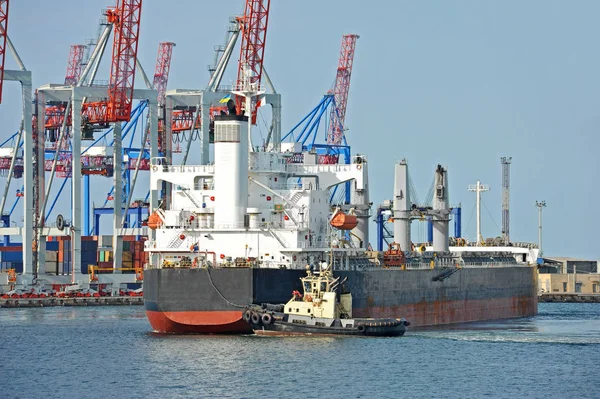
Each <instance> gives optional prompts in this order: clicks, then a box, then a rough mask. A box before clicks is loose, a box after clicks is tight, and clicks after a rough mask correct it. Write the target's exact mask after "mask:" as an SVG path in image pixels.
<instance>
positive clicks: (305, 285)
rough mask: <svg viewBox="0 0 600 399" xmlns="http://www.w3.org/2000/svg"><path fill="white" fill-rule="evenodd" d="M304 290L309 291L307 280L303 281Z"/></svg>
mask: <svg viewBox="0 0 600 399" xmlns="http://www.w3.org/2000/svg"><path fill="white" fill-rule="evenodd" d="M304 291H306V292H308V291H310V283H309V282H308V281H305V282H304Z"/></svg>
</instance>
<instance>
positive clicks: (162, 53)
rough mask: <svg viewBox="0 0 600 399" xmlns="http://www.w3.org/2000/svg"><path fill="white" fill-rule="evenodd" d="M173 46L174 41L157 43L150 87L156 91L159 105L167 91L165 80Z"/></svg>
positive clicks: (166, 80)
mask: <svg viewBox="0 0 600 399" xmlns="http://www.w3.org/2000/svg"><path fill="white" fill-rule="evenodd" d="M173 47H175V43H172V42H164V43H159V44H158V55H157V57H156V69H155V71H154V80H153V82H152V88H153V89H155V90H156V91H158V104H159V105H163V104H164V103H165V94H166V92H167V82H168V81H169V71H170V69H171V56H172V54H173Z"/></svg>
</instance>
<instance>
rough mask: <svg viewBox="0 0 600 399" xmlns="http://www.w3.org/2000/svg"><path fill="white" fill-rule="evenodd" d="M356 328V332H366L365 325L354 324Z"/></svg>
mask: <svg viewBox="0 0 600 399" xmlns="http://www.w3.org/2000/svg"><path fill="white" fill-rule="evenodd" d="M356 329H357V330H358V332H361V333H365V332H367V326H365V325H364V324H359V325H358V326H356Z"/></svg>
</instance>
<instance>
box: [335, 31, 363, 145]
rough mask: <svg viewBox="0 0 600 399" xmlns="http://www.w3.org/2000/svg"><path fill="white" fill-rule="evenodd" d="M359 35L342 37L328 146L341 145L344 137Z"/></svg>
mask: <svg viewBox="0 0 600 399" xmlns="http://www.w3.org/2000/svg"><path fill="white" fill-rule="evenodd" d="M358 38H359V36H358V35H344V36H342V49H341V51H340V59H339V62H338V67H337V74H336V77H335V85H334V86H333V89H332V90H331V93H332V94H333V96H334V99H335V107H332V108H331V115H330V118H329V120H330V122H329V130H328V131H327V144H330V145H341V144H342V139H343V137H344V122H345V119H346V106H347V104H348V93H349V92H350V77H351V75H352V64H353V63H354V49H355V48H356V39H358Z"/></svg>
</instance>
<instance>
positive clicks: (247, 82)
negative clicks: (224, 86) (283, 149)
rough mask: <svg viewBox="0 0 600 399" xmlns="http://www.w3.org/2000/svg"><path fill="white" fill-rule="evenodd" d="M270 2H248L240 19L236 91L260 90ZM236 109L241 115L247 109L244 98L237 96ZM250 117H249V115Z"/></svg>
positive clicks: (265, 0) (254, 113)
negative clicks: (249, 87)
mask: <svg viewBox="0 0 600 399" xmlns="http://www.w3.org/2000/svg"><path fill="white" fill-rule="evenodd" d="M270 3H271V2H270V0H247V1H246V8H245V10H244V16H243V17H242V18H241V19H240V24H241V31H242V43H241V45H240V59H239V62H238V73H237V85H236V90H239V91H243V90H245V87H247V86H251V87H253V88H254V90H256V91H259V90H260V84H261V80H262V75H263V60H264V54H265V44H266V41H267V26H268V22H269V6H270ZM253 104H254V106H253V107H252V124H253V125H255V124H256V110H257V108H258V105H259V104H257V103H256V97H255V98H254V100H253ZM236 108H237V111H238V113H241V111H242V109H244V108H245V104H244V98H243V97H241V96H236ZM248 116H249V115H248Z"/></svg>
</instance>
